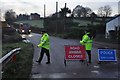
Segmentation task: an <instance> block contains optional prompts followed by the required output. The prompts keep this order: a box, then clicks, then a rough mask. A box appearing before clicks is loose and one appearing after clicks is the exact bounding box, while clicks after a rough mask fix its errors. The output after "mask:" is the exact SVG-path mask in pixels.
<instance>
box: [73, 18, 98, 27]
mask: <svg viewBox="0 0 120 80" xmlns="http://www.w3.org/2000/svg"><path fill="white" fill-rule="evenodd" d="M73 22H78V23H79V25H78V26H88V24H91V21H88V20H76V19H73ZM98 24H100V23H99V22H93V25H98Z"/></svg>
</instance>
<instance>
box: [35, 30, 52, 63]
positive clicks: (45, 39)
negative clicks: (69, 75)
mask: <svg viewBox="0 0 120 80" xmlns="http://www.w3.org/2000/svg"><path fill="white" fill-rule="evenodd" d="M41 34H42V37H41V40H40V44H38V45H37V47H41V53H40V57H39V59H38V61H36V62H38V63H41V61H42V58H43V56H44V53H46V56H47V62H46V64H50V53H49V49H50V42H49V35H48V34H47V33H46V31H45V30H43V31H42V32H41Z"/></svg>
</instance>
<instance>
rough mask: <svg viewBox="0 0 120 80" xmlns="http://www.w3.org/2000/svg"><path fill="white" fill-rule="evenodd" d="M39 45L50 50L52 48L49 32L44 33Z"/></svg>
mask: <svg viewBox="0 0 120 80" xmlns="http://www.w3.org/2000/svg"><path fill="white" fill-rule="evenodd" d="M38 46H39V47H43V48H45V49H48V50H49V49H50V43H49V35H48V34H47V33H45V34H43V36H42V37H41V40H40V44H39V45H38Z"/></svg>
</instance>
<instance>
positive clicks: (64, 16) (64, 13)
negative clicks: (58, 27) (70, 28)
mask: <svg viewBox="0 0 120 80" xmlns="http://www.w3.org/2000/svg"><path fill="white" fill-rule="evenodd" d="M66 5H67V4H66V3H65V12H64V32H65V31H66Z"/></svg>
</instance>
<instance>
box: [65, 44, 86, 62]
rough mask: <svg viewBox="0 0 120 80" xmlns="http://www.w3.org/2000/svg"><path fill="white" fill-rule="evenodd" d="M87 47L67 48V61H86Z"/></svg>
mask: <svg viewBox="0 0 120 80" xmlns="http://www.w3.org/2000/svg"><path fill="white" fill-rule="evenodd" d="M85 58H86V55H85V47H84V46H68V45H67V46H65V59H66V60H85Z"/></svg>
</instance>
